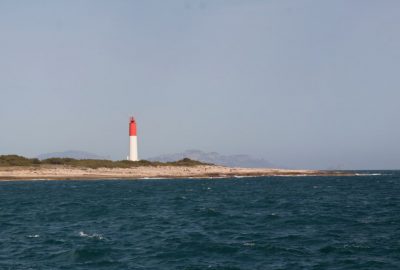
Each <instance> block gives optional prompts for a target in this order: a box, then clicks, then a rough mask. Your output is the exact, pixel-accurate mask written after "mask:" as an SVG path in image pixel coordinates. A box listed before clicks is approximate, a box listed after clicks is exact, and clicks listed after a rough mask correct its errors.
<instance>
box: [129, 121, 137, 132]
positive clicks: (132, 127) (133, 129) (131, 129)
mask: <svg viewBox="0 0 400 270" xmlns="http://www.w3.org/2000/svg"><path fill="white" fill-rule="evenodd" d="M129 136H136V121H135V118H133V117H131V118H130V119H129Z"/></svg>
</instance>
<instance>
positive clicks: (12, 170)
mask: <svg viewBox="0 0 400 270" xmlns="http://www.w3.org/2000/svg"><path fill="white" fill-rule="evenodd" d="M354 175H355V174H354V173H351V172H343V171H318V170H286V169H254V168H229V167H223V166H212V165H211V166H210V165H201V166H187V167H186V166H143V167H133V168H97V169H91V168H79V167H69V166H63V165H55V166H40V167H2V168H0V180H85V179H87V180H90V179H157V178H167V179H174V178H231V177H257V176H354Z"/></svg>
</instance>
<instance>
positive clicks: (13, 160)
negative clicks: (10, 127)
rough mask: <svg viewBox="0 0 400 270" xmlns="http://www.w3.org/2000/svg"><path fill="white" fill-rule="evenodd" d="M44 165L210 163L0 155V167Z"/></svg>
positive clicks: (109, 165) (102, 165)
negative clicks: (40, 158) (42, 158)
mask: <svg viewBox="0 0 400 270" xmlns="http://www.w3.org/2000/svg"><path fill="white" fill-rule="evenodd" d="M45 165H59V166H71V167H81V168H93V169H96V168H132V167H148V166H182V167H192V166H199V165H212V164H208V163H203V162H200V161H197V160H192V159H189V158H184V159H181V160H178V161H172V162H159V161H148V160H139V161H130V160H118V161H113V160H107V159H74V158H48V159H44V160H39V159H37V158H26V157H23V156H18V155H0V167H11V166H36V167H39V166H45Z"/></svg>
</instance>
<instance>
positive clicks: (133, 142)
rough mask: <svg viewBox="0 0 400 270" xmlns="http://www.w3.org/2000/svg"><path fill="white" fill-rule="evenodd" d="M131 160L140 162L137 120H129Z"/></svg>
mask: <svg viewBox="0 0 400 270" xmlns="http://www.w3.org/2000/svg"><path fill="white" fill-rule="evenodd" d="M128 159H129V160H131V161H138V151H137V136H136V121H135V118H133V117H131V118H130V119H129V157H128Z"/></svg>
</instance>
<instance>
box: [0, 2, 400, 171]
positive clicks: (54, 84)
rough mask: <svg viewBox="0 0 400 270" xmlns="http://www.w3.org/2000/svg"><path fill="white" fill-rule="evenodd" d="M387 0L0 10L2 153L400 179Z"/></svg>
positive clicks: (23, 5)
mask: <svg viewBox="0 0 400 270" xmlns="http://www.w3.org/2000/svg"><path fill="white" fill-rule="evenodd" d="M399 14H400V1H398V0H393V1H390V0H384V1H376V0H375V1H367V0H352V1H349V0H342V1H341V0H335V1H320V0H313V1H306V0H305V1H299V0H292V1H283V0H276V1H267V0H266V1H256V0H253V1H252V0H243V1H235V0H226V1H222V0H221V1H218V0H209V1H198V0H186V1H165V0H160V1H149V0H146V1H144V0H143V1H118V0H117V1H116V0H109V1H99V0H92V1H71V0H68V1H53V0H49V1H40V0H37V1H30V0H29V1H28V0H26V1H15V0H10V1H4V0H0V123H1V125H0V132H1V133H0V154H8V153H16V154H21V155H26V156H36V155H38V154H41V153H46V152H54V151H63V150H70V149H74V150H84V151H89V152H93V153H96V154H99V155H103V156H109V157H110V158H113V159H124V158H126V156H127V153H128V137H127V136H128V118H129V116H130V115H134V116H135V117H136V118H137V122H138V136H139V138H138V140H139V155H140V157H141V158H146V157H150V156H154V155H158V154H164V153H173V152H180V151H184V150H186V149H200V150H204V151H217V152H219V153H222V154H236V153H245V154H250V155H253V156H256V157H264V158H266V159H268V160H269V161H271V162H272V163H274V164H277V165H281V166H288V167H295V168H301V167H304V168H342V169H362V168H370V169H385V168H392V169H393V168H400V142H399V140H400V123H399V118H400V16H399Z"/></svg>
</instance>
